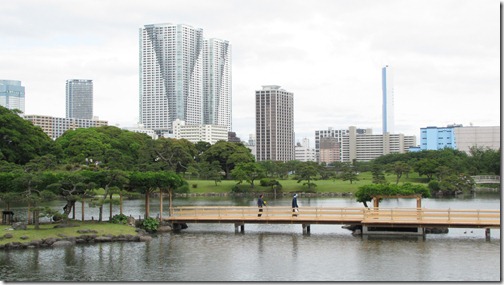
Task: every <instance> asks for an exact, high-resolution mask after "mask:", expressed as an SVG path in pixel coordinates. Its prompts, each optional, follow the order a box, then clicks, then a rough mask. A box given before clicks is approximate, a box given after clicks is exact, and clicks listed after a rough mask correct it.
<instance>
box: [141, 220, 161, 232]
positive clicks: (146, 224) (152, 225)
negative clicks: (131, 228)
mask: <svg viewBox="0 0 504 285" xmlns="http://www.w3.org/2000/svg"><path fill="white" fill-rule="evenodd" d="M158 226H159V221H158V220H156V219H154V218H151V217H147V218H145V220H143V222H142V227H143V228H144V229H145V230H146V231H148V232H151V233H152V232H156V231H157V229H158Z"/></svg>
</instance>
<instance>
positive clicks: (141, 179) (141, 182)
mask: <svg viewBox="0 0 504 285" xmlns="http://www.w3.org/2000/svg"><path fill="white" fill-rule="evenodd" d="M155 173H156V172H152V171H146V172H132V173H130V175H129V177H128V178H129V187H130V189H132V190H136V191H139V192H140V193H142V194H144V196H145V216H144V218H147V217H149V216H150V206H149V202H150V199H149V197H150V195H151V194H152V193H153V192H154V191H155V190H156V189H157V188H158V185H157V182H156V179H157V177H156V175H155Z"/></svg>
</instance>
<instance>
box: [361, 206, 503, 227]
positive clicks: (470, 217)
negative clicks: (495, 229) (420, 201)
mask: <svg viewBox="0 0 504 285" xmlns="http://www.w3.org/2000/svg"><path fill="white" fill-rule="evenodd" d="M366 222H369V223H371V222H373V223H396V224H397V223H399V224H400V223H418V224H424V223H425V224H448V225H463V224H476V225H477V224H485V225H494V226H500V210H459V209H426V208H420V209H411V208H405V209H403V208H371V209H370V210H369V211H367V212H366V215H365V218H364V220H363V223H366Z"/></svg>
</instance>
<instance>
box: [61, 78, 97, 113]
mask: <svg viewBox="0 0 504 285" xmlns="http://www.w3.org/2000/svg"><path fill="white" fill-rule="evenodd" d="M66 118H75V119H86V120H91V119H93V80H88V79H69V80H67V81H66Z"/></svg>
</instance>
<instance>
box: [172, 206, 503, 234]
mask: <svg viewBox="0 0 504 285" xmlns="http://www.w3.org/2000/svg"><path fill="white" fill-rule="evenodd" d="M170 213H171V215H170V217H168V218H164V220H166V221H168V222H170V223H172V225H174V226H176V225H180V224H187V223H234V224H235V230H236V231H238V228H240V229H241V231H243V230H244V226H245V224H247V223H249V224H251V223H254V224H301V225H302V226H303V230H304V231H306V232H309V231H310V225H312V224H344V225H359V226H362V228H363V230H362V233H363V234H391V233H394V232H398V233H401V234H403V233H405V232H407V230H406V229H415V230H416V231H411V232H413V233H416V234H422V235H423V234H424V229H425V228H435V227H438V228H485V229H486V234H487V237H489V234H490V228H500V210H458V209H426V208H377V207H375V208H364V207H359V208H356V207H353V208H348V207H343V208H341V207H302V208H300V210H299V212H298V213H297V215H293V214H294V213H293V212H292V208H291V207H283V206H279V207H277V206H274V207H271V206H268V207H264V208H263V212H262V215H261V216H258V214H259V211H258V208H257V207H256V206H248V207H246V206H245V207H234V206H232V207H220V206H205V207H194V206H192V207H173V208H172V209H171V211H170Z"/></svg>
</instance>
